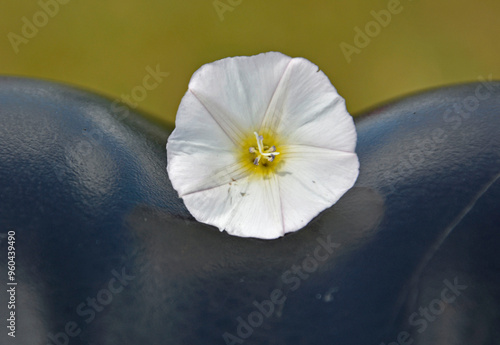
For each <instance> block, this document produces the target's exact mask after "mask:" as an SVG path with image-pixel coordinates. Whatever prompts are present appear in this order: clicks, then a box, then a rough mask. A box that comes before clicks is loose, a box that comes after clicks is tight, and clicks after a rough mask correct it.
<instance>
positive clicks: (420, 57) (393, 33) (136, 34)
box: [0, 0, 500, 122]
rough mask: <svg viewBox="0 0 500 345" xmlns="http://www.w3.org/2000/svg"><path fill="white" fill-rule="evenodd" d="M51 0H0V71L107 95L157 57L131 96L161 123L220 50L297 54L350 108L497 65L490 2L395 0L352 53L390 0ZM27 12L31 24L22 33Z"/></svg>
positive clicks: (496, 28) (124, 88) (129, 86)
mask: <svg viewBox="0 0 500 345" xmlns="http://www.w3.org/2000/svg"><path fill="white" fill-rule="evenodd" d="M55 1H56V0H41V1H20V0H3V1H2V2H1V3H0V18H1V20H0V28H1V34H2V38H1V39H0V73H1V74H8V75H20V76H29V77H37V78H44V79H50V80H56V81H61V82H65V83H69V84H72V85H76V86H79V87H84V88H87V89H90V90H93V91H97V92H99V93H101V94H104V95H106V96H108V97H111V98H113V99H115V98H120V97H121V95H122V94H130V93H131V91H132V90H133V89H134V87H136V86H138V85H141V84H142V81H143V78H144V76H145V75H147V74H148V72H147V71H146V67H147V66H150V67H151V68H153V69H154V68H156V66H157V65H159V69H160V70H161V71H163V72H169V73H170V74H169V75H168V77H165V78H164V79H163V80H162V81H161V83H159V84H158V86H157V87H156V88H154V89H152V90H148V91H147V94H146V95H145V96H144V99H143V100H141V101H140V102H137V104H138V109H140V110H142V111H145V112H146V113H147V114H149V115H150V116H152V117H154V118H156V119H158V120H160V121H163V122H171V121H173V120H174V119H175V113H176V111H177V107H178V105H179V102H180V100H181V98H182V96H183V94H184V92H185V91H186V89H187V85H188V81H189V79H190V77H191V75H192V74H193V72H194V71H196V70H197V69H198V68H199V67H200V66H201V65H203V64H205V63H208V62H211V61H214V60H217V59H221V58H224V57H227V56H236V55H253V54H257V53H260V52H266V51H271V50H273V51H280V52H283V53H285V54H287V55H290V56H302V57H305V58H307V59H309V60H311V61H312V62H314V63H315V64H317V65H318V66H319V67H320V68H321V69H322V70H323V71H324V72H325V73H326V74H327V75H328V76H329V78H330V80H331V81H332V83H333V84H334V85H335V87H336V88H337V89H338V91H339V93H340V94H341V95H342V96H343V97H344V98H346V101H347V107H348V109H349V111H350V112H351V113H354V114H356V113H359V112H361V111H363V110H364V109H367V108H370V107H373V106H375V105H377V104H379V103H382V102H384V101H387V100H389V99H392V98H395V97H398V96H401V95H404V94H407V93H410V92H413V91H417V90H422V89H426V88H430V87H435V86H440V85H446V84H451V83H458V82H465V81H474V80H477V78H478V77H479V76H484V77H488V76H489V75H492V76H493V79H496V78H498V75H500V64H499V61H500V44H499V38H500V25H499V24H498V23H499V22H498V18H497V17H498V15H499V14H500V1H498V0H483V1H478V2H473V1H470V0H469V1H465V0H453V1H451V0H450V1H445V0H413V1H411V0H401V1H400V5H399V6H398V7H397V9H398V10H400V12H399V13H396V14H393V15H392V16H391V20H390V23H388V25H386V27H382V26H380V25H379V26H378V27H379V28H380V30H379V31H380V32H377V27H376V25H375V26H374V25H373V24H371V26H370V25H369V28H370V29H371V30H373V31H371V34H372V36H373V38H370V41H369V42H368V44H367V45H366V46H365V47H362V48H359V47H357V48H358V49H359V50H358V51H357V53H353V54H352V55H351V56H350V59H351V61H350V62H348V61H347V59H346V57H345V55H344V53H343V52H342V50H341V47H340V45H341V43H342V42H345V43H346V44H349V45H351V46H353V47H356V45H355V42H354V38H355V27H358V28H360V30H362V31H364V30H365V25H366V24H367V23H369V22H370V21H373V20H374V17H373V15H372V13H371V12H372V11H375V12H379V11H381V10H386V9H387V8H388V6H391V5H390V3H391V1H393V2H394V1H396V0H390V1H387V0H384V1H361V0H358V1H353V0H332V1H305V0H304V1H299V0H296V1H290V0H275V1H272V0H215V1H214V0H191V1H180V0H178V1H143V2H141V1H137V0H134V1H132V0H129V1H127V0H108V1H93V0H89V1H81V0H80V1H79V0H59V1H60V2H61V3H59V2H55ZM43 4H45V5H43ZM55 4H57V6H58V8H57V6H56V5H55ZM42 7H45V9H42ZM40 11H43V13H39V12H40ZM44 13H45V14H44ZM47 13H48V14H47ZM23 17H25V18H23ZM27 22H29V23H32V24H33V25H34V26H35V30H34V31H33V30H31V31H30V30H29V28H24V34H23V27H24V26H29V25H30V24H26V23H27ZM32 29H33V28H32ZM36 30H38V31H37V32H36ZM26 33H27V35H26ZM28 36H32V37H28ZM358 43H359V42H358ZM365 44H366V42H365ZM358 46H359V45H358ZM16 50H17V52H16ZM141 97H142V96H141Z"/></svg>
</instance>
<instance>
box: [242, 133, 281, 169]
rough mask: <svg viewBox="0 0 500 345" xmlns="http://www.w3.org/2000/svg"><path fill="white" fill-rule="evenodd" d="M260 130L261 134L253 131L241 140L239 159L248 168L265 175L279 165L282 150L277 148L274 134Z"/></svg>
mask: <svg viewBox="0 0 500 345" xmlns="http://www.w3.org/2000/svg"><path fill="white" fill-rule="evenodd" d="M260 132H261V133H262V134H263V135H261V134H259V133H257V132H253V134H252V135H250V136H248V138H247V139H246V140H245V141H244V142H243V145H242V149H243V152H241V159H242V161H243V164H244V166H245V167H246V168H247V169H248V170H251V171H252V172H253V173H255V174H259V175H267V174H269V173H271V172H273V171H274V170H275V169H276V167H277V166H278V165H279V162H280V160H281V158H282V156H283V152H282V150H278V149H279V147H278V146H277V141H278V140H276V139H277V138H276V136H275V135H273V134H272V133H270V132H268V131H265V130H262V131H260Z"/></svg>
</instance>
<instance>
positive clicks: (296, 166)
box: [277, 145, 359, 232]
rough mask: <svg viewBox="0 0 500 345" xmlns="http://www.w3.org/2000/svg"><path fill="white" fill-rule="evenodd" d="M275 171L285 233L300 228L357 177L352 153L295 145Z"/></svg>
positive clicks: (333, 201) (355, 156) (356, 164)
mask: <svg viewBox="0 0 500 345" xmlns="http://www.w3.org/2000/svg"><path fill="white" fill-rule="evenodd" d="M286 155H287V157H286V159H283V162H284V164H283V167H281V168H280V169H279V171H278V172H277V175H278V176H279V186H280V197H281V203H282V205H281V207H282V210H283V221H284V224H283V225H284V228H285V229H286V232H291V231H296V230H299V229H300V228H302V227H304V226H305V225H306V224H307V223H309V221H310V220H311V219H313V218H314V217H315V216H316V215H318V214H319V213H320V212H321V211H323V210H324V209H325V208H328V207H330V206H332V205H333V204H334V203H336V202H337V200H338V199H340V197H341V196H342V195H343V194H344V193H345V192H346V191H347V190H349V189H350V188H351V187H352V186H353V185H354V182H355V181H356V179H357V177H358V173H359V171H358V169H359V161H358V157H357V155H356V154H355V153H351V152H339V151H335V150H330V149H324V148H316V147H307V146H299V145H288V146H286Z"/></svg>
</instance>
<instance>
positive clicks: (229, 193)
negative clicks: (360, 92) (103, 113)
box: [167, 52, 359, 239]
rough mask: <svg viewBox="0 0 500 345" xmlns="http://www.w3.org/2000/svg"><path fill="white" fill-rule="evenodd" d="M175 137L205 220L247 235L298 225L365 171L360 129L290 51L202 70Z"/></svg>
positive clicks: (187, 192) (185, 177)
mask: <svg viewBox="0 0 500 345" xmlns="http://www.w3.org/2000/svg"><path fill="white" fill-rule="evenodd" d="M175 125H176V127H175V130H174V131H173V132H172V134H171V135H170V137H169V139H168V143H167V157H168V167H167V171H168V175H169V177H170V180H171V181H172V185H173V187H174V188H175V189H176V190H177V192H178V193H179V196H180V197H182V199H183V200H184V203H185V205H186V207H187V208H188V210H189V211H190V212H191V214H192V215H193V216H194V217H195V218H196V219H197V220H198V221H200V222H203V223H207V224H211V225H215V226H216V227H218V228H219V229H220V230H221V231H223V230H226V231H227V232H228V233H229V234H231V235H235V236H241V237H256V238H263V239H273V238H277V237H280V236H283V235H284V234H285V233H288V232H292V231H297V230H299V229H301V228H302V227H304V226H305V225H306V224H307V223H309V221H311V219H313V218H314V217H315V216H316V215H318V214H319V213H320V212H321V211H323V210H324V209H325V208H327V207H330V206H332V205H333V204H334V203H335V202H337V200H338V199H339V198H340V197H341V196H342V195H343V194H344V193H345V192H346V191H347V190H349V189H350V188H351V187H352V186H353V184H354V182H355V181H356V179H357V176H358V169H359V162H358V157H357V155H356V153H355V152H354V149H355V146H356V129H355V127H354V122H353V120H352V117H351V116H350V115H349V113H348V112H347V110H346V107H345V102H344V99H343V98H342V97H340V96H339V95H338V93H337V91H336V90H335V88H334V87H333V85H332V84H331V83H330V81H329V80H328V77H327V76H326V75H325V74H324V73H323V72H321V71H320V70H319V69H318V67H317V66H316V65H314V64H313V63H311V62H310V61H308V60H306V59H303V58H290V57H288V56H286V55H283V54H281V53H275V52H270V53H264V54H260V55H256V56H250V57H247V56H241V57H234V58H226V59H222V60H219V61H215V62H213V63H209V64H206V65H204V66H202V67H201V68H200V69H199V70H198V71H196V72H195V74H194V75H193V76H192V78H191V81H190V82H189V88H188V91H187V92H186V94H185V95H184V97H183V98H182V101H181V104H180V106H179V110H178V112H177V117H176V121H175Z"/></svg>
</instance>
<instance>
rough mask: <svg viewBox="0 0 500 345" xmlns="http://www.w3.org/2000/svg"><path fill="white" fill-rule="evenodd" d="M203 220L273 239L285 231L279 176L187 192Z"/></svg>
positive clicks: (191, 207)
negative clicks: (191, 192)
mask: <svg viewBox="0 0 500 345" xmlns="http://www.w3.org/2000/svg"><path fill="white" fill-rule="evenodd" d="M183 199H184V203H185V204H186V207H187V208H188V209H189V210H190V211H191V213H192V215H193V216H194V217H195V218H196V219H197V220H198V221H200V222H203V223H208V224H212V225H215V226H217V227H218V228H219V229H220V230H221V231H223V230H226V231H227V232H228V233H229V234H231V235H235V236H240V237H255V238H262V239H274V238H278V237H280V236H283V235H284V227H283V215H282V213H281V201H280V197H279V186H278V177H277V176H276V175H270V176H268V177H267V178H264V177H262V178H259V179H258V180H256V178H255V177H250V178H246V179H242V180H239V181H237V182H233V183H231V184H228V185H225V186H220V187H217V188H213V189H210V190H204V191H201V192H198V193H193V194H189V195H186V196H184V198H183Z"/></svg>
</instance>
